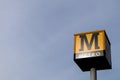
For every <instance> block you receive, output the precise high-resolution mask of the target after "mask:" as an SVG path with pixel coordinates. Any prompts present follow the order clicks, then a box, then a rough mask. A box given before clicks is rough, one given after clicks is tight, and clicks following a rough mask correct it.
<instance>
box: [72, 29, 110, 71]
mask: <svg viewBox="0 0 120 80" xmlns="http://www.w3.org/2000/svg"><path fill="white" fill-rule="evenodd" d="M74 61H75V62H76V63H77V64H78V66H79V67H80V68H81V69H82V70H83V71H89V70H90V68H91V67H94V68H96V69H98V70H101V69H111V49H110V41H109V39H108V37H107V35H106V32H105V30H98V31H92V32H85V33H78V34H75V35H74ZM103 65H104V66H103Z"/></svg>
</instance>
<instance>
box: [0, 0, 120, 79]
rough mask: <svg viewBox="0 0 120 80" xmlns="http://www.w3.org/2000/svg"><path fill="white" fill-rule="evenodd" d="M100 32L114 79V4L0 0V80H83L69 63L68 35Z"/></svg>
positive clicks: (119, 13)
mask: <svg viewBox="0 0 120 80" xmlns="http://www.w3.org/2000/svg"><path fill="white" fill-rule="evenodd" d="M99 29H105V30H106V32H107V34H108V36H109V39H110V41H111V45H112V64H113V69H112V70H105V71H98V80H119V79H120V52H119V48H120V46H119V45H120V42H119V41H120V0H0V80H89V77H90V76H89V72H82V71H81V70H80V69H79V67H78V66H77V65H76V64H75V63H74V62H73V35H74V33H77V32H84V31H85V32H86V31H91V30H99Z"/></svg>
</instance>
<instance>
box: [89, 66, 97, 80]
mask: <svg viewBox="0 0 120 80" xmlns="http://www.w3.org/2000/svg"><path fill="white" fill-rule="evenodd" d="M90 80H97V72H96V69H95V68H91V69H90Z"/></svg>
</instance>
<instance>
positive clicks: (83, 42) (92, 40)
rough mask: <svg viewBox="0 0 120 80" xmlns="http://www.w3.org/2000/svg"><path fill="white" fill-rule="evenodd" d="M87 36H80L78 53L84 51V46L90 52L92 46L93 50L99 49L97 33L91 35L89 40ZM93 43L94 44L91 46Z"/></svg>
mask: <svg viewBox="0 0 120 80" xmlns="http://www.w3.org/2000/svg"><path fill="white" fill-rule="evenodd" d="M86 35H87V34H80V36H79V37H80V46H81V47H80V49H79V50H80V51H84V48H85V46H86V48H87V50H91V48H92V46H94V48H95V49H99V48H100V47H99V45H98V36H99V32H94V33H92V35H91V37H90V38H87V36H86ZM93 43H94V44H93Z"/></svg>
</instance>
